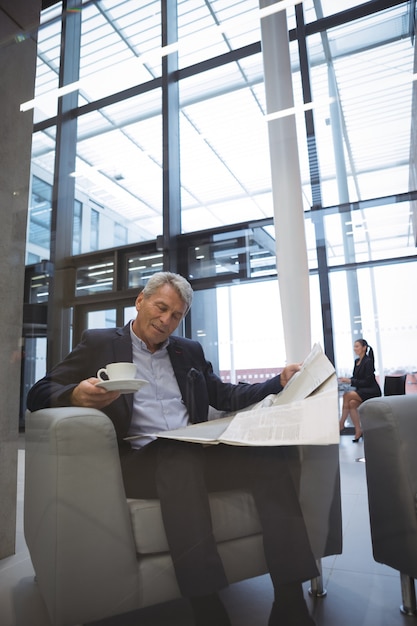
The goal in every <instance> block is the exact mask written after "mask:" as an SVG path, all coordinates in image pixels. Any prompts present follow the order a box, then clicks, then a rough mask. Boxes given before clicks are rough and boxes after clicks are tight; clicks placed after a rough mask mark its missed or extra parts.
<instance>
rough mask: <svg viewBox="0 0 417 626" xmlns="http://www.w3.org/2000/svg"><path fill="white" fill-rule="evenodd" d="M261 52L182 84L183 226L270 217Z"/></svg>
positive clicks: (189, 228) (197, 227)
mask: <svg viewBox="0 0 417 626" xmlns="http://www.w3.org/2000/svg"><path fill="white" fill-rule="evenodd" d="M262 81H263V78H262V59H261V55H256V56H255V57H251V59H250V60H248V61H247V62H246V61H245V62H242V63H240V62H239V63H231V64H228V65H226V66H222V67H219V68H216V69H214V70H210V71H208V72H204V73H202V74H198V75H196V76H193V77H191V78H187V79H184V80H183V81H181V83H180V104H181V117H180V133H181V134H180V148H181V205H182V230H183V232H191V231H193V230H200V229H201V228H214V227H217V226H221V225H225V224H233V223H236V222H243V221H249V220H255V219H262V218H265V217H271V216H272V214H273V204H272V197H271V173H270V161H269V148H268V132H267V124H266V122H265V120H264V94H263V85H262Z"/></svg>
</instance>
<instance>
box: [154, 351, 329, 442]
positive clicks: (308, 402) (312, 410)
mask: <svg viewBox="0 0 417 626" xmlns="http://www.w3.org/2000/svg"><path fill="white" fill-rule="evenodd" d="M338 412H339V409H338V389H337V378H336V374H335V370H334V367H333V365H332V364H331V362H330V361H329V360H328V359H327V357H326V356H325V354H324V353H323V351H322V349H321V347H320V345H319V344H316V345H315V346H314V347H313V349H312V351H311V352H310V354H309V355H308V357H307V358H306V359H305V361H304V363H303V365H302V367H301V370H300V371H299V372H297V374H295V375H294V376H293V377H292V378H291V379H290V380H289V382H288V383H287V385H286V386H285V387H284V389H283V390H282V391H281V392H280V393H279V394H277V395H271V396H267V398H265V399H264V400H262V401H261V402H259V403H258V404H256V405H253V406H252V407H249V408H247V409H244V410H243V411H239V412H237V413H234V414H230V415H228V416H226V417H222V418H220V419H215V420H211V421H209V422H203V423H201V424H193V425H191V426H187V427H185V428H180V429H176V430H171V431H163V432H160V433H156V436H157V437H163V438H168V439H178V440H181V441H189V442H194V443H202V444H217V443H225V444H229V445H243V446H249V445H252V446H278V445H301V444H305V445H327V444H332V443H339V420H338Z"/></svg>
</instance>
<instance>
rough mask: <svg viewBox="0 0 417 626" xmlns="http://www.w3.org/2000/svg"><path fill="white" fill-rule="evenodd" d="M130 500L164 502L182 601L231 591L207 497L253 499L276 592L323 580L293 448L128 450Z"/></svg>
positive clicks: (179, 445) (180, 445)
mask: <svg viewBox="0 0 417 626" xmlns="http://www.w3.org/2000/svg"><path fill="white" fill-rule="evenodd" d="M121 464H122V473H123V479H124V483H125V489H126V495H127V497H129V498H159V500H160V502H161V510H162V518H163V522H164V526H165V531H166V535H167V540H168V545H169V547H170V551H171V556H172V560H173V563H174V568H175V573H176V576H177V581H178V585H179V587H180V590H181V593H182V595H183V596H186V597H192V596H199V595H205V594H209V593H213V592H215V591H217V590H219V589H221V588H223V587H225V586H227V584H228V583H227V579H226V575H225V572H224V569H223V565H222V562H221V559H220V557H219V554H218V552H217V546H216V542H215V540H214V537H213V532H212V524H211V515H210V507H209V500H208V493H209V492H211V491H224V490H229V489H237V488H242V489H246V490H249V491H251V492H252V494H253V497H254V500H255V503H256V507H257V510H258V514H259V517H260V520H261V525H262V529H263V541H264V551H265V557H266V561H267V564H268V568H269V571H270V575H271V578H272V582H273V584H274V587H275V588H276V587H277V585H281V584H286V583H291V582H296V581H300V582H301V581H304V580H308V579H310V578H314V577H315V576H317V575H318V570H317V566H316V562H315V558H314V555H313V553H312V550H311V547H310V542H309V539H308V536H307V531H306V527H305V523H304V518H303V515H302V512H301V508H300V504H299V499H298V482H297V470H298V469H299V468H298V456H297V451H296V449H295V448H291V447H288V448H287V447H262V448H258V447H246V446H245V447H239V446H227V445H223V444H219V445H214V446H202V445H200V444H194V443H187V442H180V441H175V440H168V439H158V440H157V441H155V442H153V443H151V444H149V445H147V446H146V447H145V448H143V449H142V450H132V449H131V448H129V447H128V446H126V447H125V448H122V449H121Z"/></svg>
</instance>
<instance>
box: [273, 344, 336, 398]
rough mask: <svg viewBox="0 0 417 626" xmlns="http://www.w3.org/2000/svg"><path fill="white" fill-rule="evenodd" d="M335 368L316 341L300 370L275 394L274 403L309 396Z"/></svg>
mask: <svg viewBox="0 0 417 626" xmlns="http://www.w3.org/2000/svg"><path fill="white" fill-rule="evenodd" d="M334 371H335V369H334V367H333V365H332V363H331V362H330V361H329V359H328V358H327V356H326V355H325V354H324V352H323V350H322V348H321V346H320V344H318V343H315V344H314V346H313V348H312V350H311V352H310V354H309V355H308V356H307V358H306V359H305V360H304V362H303V364H302V365H301V369H300V371H299V372H296V373H295V374H294V376H292V377H291V378H290V380H289V381H288V383H287V384H286V385H285V387H284V389H283V390H282V391H280V393H278V394H277V395H276V396H275V399H274V400H273V404H275V405H280V404H286V403H288V402H293V401H294V400H303V399H304V398H307V397H308V396H309V395H310V394H311V393H312V392H313V391H314V390H315V389H317V387H319V386H320V385H321V384H322V383H323V382H324V381H325V380H327V379H328V378H330V376H331V375H332V374H333V373H334Z"/></svg>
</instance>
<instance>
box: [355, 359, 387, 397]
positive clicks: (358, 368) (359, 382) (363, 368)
mask: <svg viewBox="0 0 417 626" xmlns="http://www.w3.org/2000/svg"><path fill="white" fill-rule="evenodd" d="M350 382H351V385H352V387H355V389H356V391H357V393H358V394H359V396H360V398H361V400H363V401H365V400H368V399H369V398H377V397H378V396H380V395H381V389H380V387H379V385H378V383H377V381H376V378H375V366H374V362H373V359H371V358H370V357H369V356H368V355H367V354H365V356H364V357H363V359H362V361H361V362H360V363H359V359H356V360H355V365H354V368H353V373H352V378H351V379H350Z"/></svg>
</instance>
